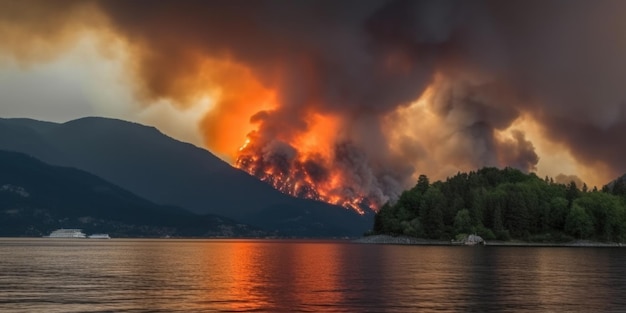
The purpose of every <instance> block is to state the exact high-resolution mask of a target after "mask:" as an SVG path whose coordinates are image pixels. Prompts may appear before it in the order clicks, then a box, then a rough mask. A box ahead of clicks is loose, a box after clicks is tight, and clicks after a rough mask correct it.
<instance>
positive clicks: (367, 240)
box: [353, 235, 626, 248]
mask: <svg viewBox="0 0 626 313" xmlns="http://www.w3.org/2000/svg"><path fill="white" fill-rule="evenodd" d="M353 242H355V243H363V244H384V245H411V246H471V245H467V244H465V243H463V242H462V241H452V240H451V241H446V240H434V239H424V238H415V237H410V236H391V235H369V236H364V237H361V238H358V239H355V240H353ZM475 246H489V247H594V248H623V247H626V245H624V244H622V243H616V242H597V241H590V240H574V241H570V242H526V241H501V240H492V241H485V243H484V244H477V245H475Z"/></svg>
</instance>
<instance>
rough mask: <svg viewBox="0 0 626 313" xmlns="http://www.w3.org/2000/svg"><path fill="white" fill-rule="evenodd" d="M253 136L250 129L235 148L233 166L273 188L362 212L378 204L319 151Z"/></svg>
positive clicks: (375, 207) (376, 206) (295, 195)
mask: <svg viewBox="0 0 626 313" xmlns="http://www.w3.org/2000/svg"><path fill="white" fill-rule="evenodd" d="M254 139H255V138H254V133H252V134H251V135H249V136H248V138H247V139H246V141H245V143H244V145H243V146H242V147H241V148H240V149H239V152H240V153H239V155H238V157H237V160H236V162H235V166H236V167H238V168H240V169H242V170H245V171H246V172H248V173H249V174H251V175H254V176H256V177H258V178H259V179H260V180H262V181H264V182H266V183H268V184H270V185H272V186H273V187H274V188H276V189H277V190H279V191H281V192H283V193H286V194H289V195H292V196H294V197H299V198H305V199H313V200H318V201H323V202H327V203H330V204H335V205H339V206H343V207H345V208H347V209H352V210H355V211H357V212H359V213H360V214H364V213H365V212H364V210H363V209H364V208H370V209H372V210H376V209H378V207H379V206H380V204H379V203H377V202H375V200H374V199H372V198H370V197H368V196H366V195H365V194H364V193H363V192H361V191H358V190H354V188H353V187H349V186H351V185H352V184H349V183H347V182H346V181H345V180H346V178H345V173H343V172H342V171H341V169H338V168H337V167H329V166H326V165H327V163H328V162H329V160H326V159H325V158H324V157H322V155H321V154H319V153H310V154H306V151H297V150H295V149H294V148H293V147H292V146H290V145H288V144H285V143H282V142H279V143H274V145H272V144H269V145H263V146H261V145H257V144H256V142H255V140H254ZM272 146H273V147H272ZM268 147H269V148H268ZM270 149H273V150H271V151H270ZM264 150H265V151H264ZM330 168H332V170H329V169H330Z"/></svg>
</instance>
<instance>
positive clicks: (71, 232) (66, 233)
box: [47, 228, 87, 238]
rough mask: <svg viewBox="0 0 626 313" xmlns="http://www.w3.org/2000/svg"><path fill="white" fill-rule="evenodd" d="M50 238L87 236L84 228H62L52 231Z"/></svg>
mask: <svg viewBox="0 0 626 313" xmlns="http://www.w3.org/2000/svg"><path fill="white" fill-rule="evenodd" d="M47 237H48V238H87V235H85V233H83V231H82V229H75V228H61V229H57V230H55V231H53V232H51V233H50V235H49V236H47Z"/></svg>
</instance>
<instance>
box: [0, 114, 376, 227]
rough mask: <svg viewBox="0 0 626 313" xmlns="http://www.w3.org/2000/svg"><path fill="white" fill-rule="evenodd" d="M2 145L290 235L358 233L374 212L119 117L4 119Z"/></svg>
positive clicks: (165, 200) (144, 193)
mask: <svg viewBox="0 0 626 313" xmlns="http://www.w3.org/2000/svg"><path fill="white" fill-rule="evenodd" d="M0 149H6V150H14V151H20V152H25V153H28V154H31V155H33V156H35V157H37V158H40V159H42V160H43V161H45V162H49V163H52V164H57V165H64V166H71V167H76V168H79V169H82V170H85V171H87V172H90V173H93V174H95V175H98V176H100V177H102V178H104V179H106V180H108V181H111V182H113V183H115V184H117V185H119V186H121V187H123V188H125V189H128V190H129V191H131V192H133V193H136V194H137V195H139V196H141V197H144V198H147V199H149V200H151V201H153V202H156V203H159V204H172V205H177V206H181V207H184V208H187V209H190V210H192V211H194V212H197V213H211V214H218V215H224V216H228V217H231V218H234V219H237V220H242V221H244V222H249V223H252V224H255V225H258V226H261V227H265V228H267V229H270V230H279V231H283V233H285V234H291V235H294V234H296V235H299V236H300V235H301V236H305V235H306V236H319V235H324V236H331V235H332V236H345V235H359V234H361V233H363V232H364V231H366V230H367V229H368V228H369V227H371V221H372V215H368V216H365V217H362V216H359V215H358V214H356V213H354V212H352V211H348V210H345V209H343V208H340V207H336V206H332V205H328V204H325V203H321V202H316V201H311V200H302V199H296V198H293V197H291V196H288V195H284V194H282V193H280V192H279V191H276V190H275V189H273V188H272V187H271V186H269V185H267V184H265V183H263V182H261V181H259V180H258V179H256V178H255V177H252V176H250V175H248V174H247V173H245V172H243V171H240V170H238V169H235V168H233V167H231V166H230V165H229V164H227V163H225V162H223V161H222V160H220V159H219V158H217V157H215V156H214V155H213V154H211V153H210V152H208V151H206V150H204V149H200V148H198V147H195V146H193V145H191V144H187V143H183V142H180V141H177V140H174V139H172V138H169V137H167V136H165V135H163V134H162V133H160V132H159V131H158V130H157V129H155V128H153V127H146V126H143V125H139V124H135V123H130V122H125V121H121V120H114V119H106V118H95V117H90V118H82V119H78V120H74V121H70V122H67V123H64V124H55V123H49V122H40V121H34V120H28V119H0ZM286 210H288V211H286ZM311 210H314V211H315V213H316V214H310V212H311ZM277 212H280V214H278V213H277ZM285 214H287V215H285ZM286 216H288V218H286ZM261 217H262V218H261ZM274 217H275V219H274Z"/></svg>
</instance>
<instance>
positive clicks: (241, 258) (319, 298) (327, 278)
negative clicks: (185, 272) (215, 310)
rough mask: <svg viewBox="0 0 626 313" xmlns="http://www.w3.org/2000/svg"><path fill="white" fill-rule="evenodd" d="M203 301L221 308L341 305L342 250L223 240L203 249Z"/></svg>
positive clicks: (329, 246)
mask: <svg viewBox="0 0 626 313" xmlns="http://www.w3.org/2000/svg"><path fill="white" fill-rule="evenodd" d="M203 253H204V257H203V259H204V262H203V263H204V269H203V271H202V272H203V273H204V275H205V277H204V278H203V282H204V283H203V285H204V286H203V288H202V289H203V290H208V291H210V292H209V293H208V294H205V295H204V298H205V299H203V300H200V299H199V300H200V301H199V302H202V303H204V304H208V303H211V302H212V301H213V299H221V301H220V303H211V304H212V306H213V307H220V308H222V309H224V310H232V311H248V310H267V309H268V308H276V309H279V308H283V309H284V308H285V307H290V308H293V309H297V308H298V307H308V308H310V307H317V306H324V305H327V304H329V303H340V302H341V301H342V293H341V292H340V288H341V286H340V284H341V282H340V281H339V277H340V276H341V273H340V270H341V266H342V265H341V264H339V263H340V262H341V260H342V259H343V258H342V256H341V255H340V254H341V253H343V252H342V251H341V246H340V245H337V244H328V243H323V242H301V241H294V242H272V241H262V240H261V241H245V242H244V241H228V244H219V243H218V242H213V243H209V244H208V245H207V246H206V249H205V250H204V252H203Z"/></svg>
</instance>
